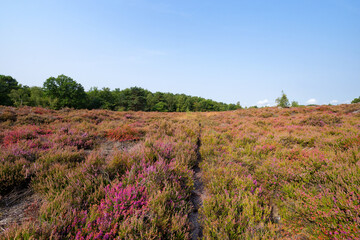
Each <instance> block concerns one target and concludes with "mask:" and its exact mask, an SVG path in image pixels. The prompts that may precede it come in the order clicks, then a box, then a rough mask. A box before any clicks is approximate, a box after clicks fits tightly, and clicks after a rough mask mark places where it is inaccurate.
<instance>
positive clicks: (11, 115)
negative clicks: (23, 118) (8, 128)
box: [0, 108, 17, 122]
mask: <svg viewBox="0 0 360 240" xmlns="http://www.w3.org/2000/svg"><path fill="white" fill-rule="evenodd" d="M16 119H17V114H16V113H15V112H14V111H12V110H10V109H9V108H5V109H4V108H2V109H1V110H0V122H7V121H9V122H16Z"/></svg>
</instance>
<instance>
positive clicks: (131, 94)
mask: <svg viewBox="0 0 360 240" xmlns="http://www.w3.org/2000/svg"><path fill="white" fill-rule="evenodd" d="M124 91H125V96H126V101H127V105H128V109H127V110H132V111H144V110H145V109H146V97H147V93H148V92H147V91H146V90H144V89H143V88H139V87H132V88H130V89H125V90H124Z"/></svg>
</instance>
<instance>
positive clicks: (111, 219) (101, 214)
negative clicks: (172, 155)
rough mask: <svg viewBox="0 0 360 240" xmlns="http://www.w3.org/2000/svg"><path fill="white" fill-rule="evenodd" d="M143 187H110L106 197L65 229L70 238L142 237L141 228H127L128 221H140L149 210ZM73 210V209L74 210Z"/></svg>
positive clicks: (82, 213)
mask: <svg viewBox="0 0 360 240" xmlns="http://www.w3.org/2000/svg"><path fill="white" fill-rule="evenodd" d="M147 205H148V195H147V192H146V189H145V187H143V186H139V185H135V186H132V185H128V186H123V184H122V183H117V184H111V185H109V186H107V187H106V189H105V198H104V199H102V200H101V202H100V204H99V205H94V206H93V207H92V208H91V209H90V211H89V212H87V211H81V212H79V213H78V214H77V215H75V218H74V219H73V222H72V224H71V225H70V226H69V227H68V228H66V231H67V232H68V234H67V237H69V238H71V239H73V238H75V239H114V238H117V237H118V238H123V239H124V238H127V237H130V236H137V237H139V238H140V236H141V228H140V229H137V225H135V224H131V225H129V222H128V221H127V220H128V219H130V218H131V219H135V218H136V219H143V218H144V215H145V214H146V212H147V210H148V208H147ZM75 211H76V210H75Z"/></svg>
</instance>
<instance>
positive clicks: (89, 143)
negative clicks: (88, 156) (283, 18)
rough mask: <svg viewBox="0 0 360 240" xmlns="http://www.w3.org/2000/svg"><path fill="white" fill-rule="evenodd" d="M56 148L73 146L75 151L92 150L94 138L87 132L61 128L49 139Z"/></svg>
mask: <svg viewBox="0 0 360 240" xmlns="http://www.w3.org/2000/svg"><path fill="white" fill-rule="evenodd" d="M51 140H52V141H53V142H54V143H56V144H57V145H58V147H65V146H74V147H77V149H79V150H80V149H85V150H88V149H92V148H93V147H94V144H95V137H94V136H93V135H92V134H89V133H87V132H81V131H79V130H75V129H71V128H70V129H69V128H66V127H63V128H61V129H60V131H59V132H58V133H57V134H54V135H53V136H52V139H51Z"/></svg>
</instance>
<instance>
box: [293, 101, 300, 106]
mask: <svg viewBox="0 0 360 240" xmlns="http://www.w3.org/2000/svg"><path fill="white" fill-rule="evenodd" d="M291 106H292V107H299V106H300V105H299V103H298V102H297V101H292V102H291Z"/></svg>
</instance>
